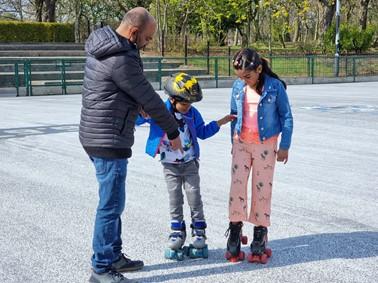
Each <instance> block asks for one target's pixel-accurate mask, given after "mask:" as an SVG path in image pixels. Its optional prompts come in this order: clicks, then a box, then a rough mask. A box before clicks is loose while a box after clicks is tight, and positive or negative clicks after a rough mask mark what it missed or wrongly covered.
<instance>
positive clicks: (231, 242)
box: [224, 222, 248, 262]
mask: <svg viewBox="0 0 378 283" xmlns="http://www.w3.org/2000/svg"><path fill="white" fill-rule="evenodd" d="M242 227H243V222H234V223H233V222H230V224H229V227H228V229H227V231H226V233H225V236H226V237H227V236H228V240H227V252H226V254H225V255H224V256H225V258H226V259H227V260H228V261H230V262H238V261H242V260H244V258H245V254H244V252H243V251H241V250H240V247H241V244H243V245H246V244H247V242H248V238H247V236H243V234H242Z"/></svg>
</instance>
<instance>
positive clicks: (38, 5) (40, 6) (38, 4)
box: [34, 0, 44, 22]
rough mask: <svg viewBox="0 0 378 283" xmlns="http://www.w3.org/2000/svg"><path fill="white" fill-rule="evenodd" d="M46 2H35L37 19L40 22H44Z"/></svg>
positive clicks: (36, 0) (39, 0)
mask: <svg viewBox="0 0 378 283" xmlns="http://www.w3.org/2000/svg"><path fill="white" fill-rule="evenodd" d="M43 2H44V0H35V2H34V3H35V18H36V20H37V21H38V22H42V16H43Z"/></svg>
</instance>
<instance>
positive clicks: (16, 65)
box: [14, 62, 20, 96]
mask: <svg viewBox="0 0 378 283" xmlns="http://www.w3.org/2000/svg"><path fill="white" fill-rule="evenodd" d="M14 84H15V86H16V92H17V94H16V96H20V78H19V77H18V62H16V63H15V64H14Z"/></svg>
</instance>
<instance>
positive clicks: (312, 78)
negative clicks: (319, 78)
mask: <svg viewBox="0 0 378 283" xmlns="http://www.w3.org/2000/svg"><path fill="white" fill-rule="evenodd" d="M314 69H315V59H314V56H311V83H312V84H314Z"/></svg>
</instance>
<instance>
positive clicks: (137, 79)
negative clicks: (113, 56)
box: [112, 56, 179, 140]
mask: <svg viewBox="0 0 378 283" xmlns="http://www.w3.org/2000/svg"><path fill="white" fill-rule="evenodd" d="M117 60H119V63H118V64H117V66H115V68H114V69H113V73H112V79H113V81H114V82H115V84H116V85H117V86H118V87H119V88H120V89H121V90H123V91H124V92H125V93H127V94H128V95H130V96H131V97H132V98H133V99H134V100H135V101H136V102H137V103H138V104H140V105H142V107H143V109H144V111H145V112H146V113H148V114H149V115H150V116H151V118H152V119H154V121H155V122H156V124H157V125H158V126H159V127H160V128H161V129H162V130H163V131H164V132H166V133H167V136H168V138H169V139H170V140H173V139H175V138H176V137H178V136H179V131H178V125H177V123H176V121H175V119H174V118H173V117H172V115H171V114H170V113H169V111H168V110H167V108H166V107H165V105H164V102H163V101H162V100H161V98H160V97H159V95H158V94H157V93H156V92H155V90H154V89H153V88H152V86H151V84H150V83H149V82H148V81H147V79H146V77H145V76H144V74H143V70H142V68H141V67H140V65H139V63H138V60H137V58H136V57H133V56H128V57H124V56H120V57H119V58H117Z"/></svg>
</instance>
